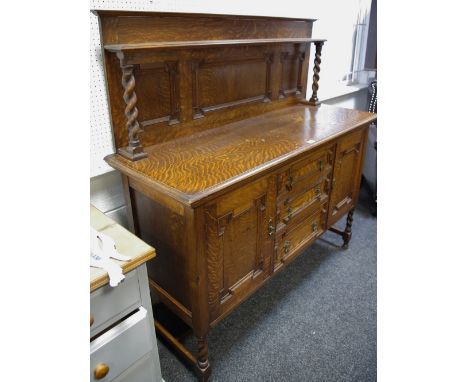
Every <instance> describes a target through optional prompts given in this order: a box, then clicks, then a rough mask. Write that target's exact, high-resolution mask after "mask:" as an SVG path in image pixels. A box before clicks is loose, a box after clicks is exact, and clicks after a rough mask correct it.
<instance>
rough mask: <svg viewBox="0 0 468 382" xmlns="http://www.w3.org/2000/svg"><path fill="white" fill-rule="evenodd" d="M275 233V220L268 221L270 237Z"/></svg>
mask: <svg viewBox="0 0 468 382" xmlns="http://www.w3.org/2000/svg"><path fill="white" fill-rule="evenodd" d="M273 232H275V227H274V226H273V220H271V219H270V220H268V236H271V235H273Z"/></svg>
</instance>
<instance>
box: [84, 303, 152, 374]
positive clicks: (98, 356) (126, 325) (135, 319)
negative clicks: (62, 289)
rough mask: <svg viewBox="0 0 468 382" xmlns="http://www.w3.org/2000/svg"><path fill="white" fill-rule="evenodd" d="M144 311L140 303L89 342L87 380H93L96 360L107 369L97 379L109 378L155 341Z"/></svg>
mask: <svg viewBox="0 0 468 382" xmlns="http://www.w3.org/2000/svg"><path fill="white" fill-rule="evenodd" d="M147 315H148V312H147V311H146V309H145V308H143V307H141V308H140V309H139V310H138V311H137V312H135V313H134V314H132V315H131V316H130V317H128V318H127V319H126V320H124V321H122V322H121V323H119V324H118V325H116V326H115V327H113V328H112V329H110V330H108V331H107V332H105V333H103V334H102V335H100V336H99V337H98V338H96V339H95V340H94V341H93V342H91V349H90V352H91V363H90V381H96V378H95V375H94V373H95V370H96V367H97V366H98V365H99V364H104V365H106V366H107V367H108V369H109V371H108V372H107V374H106V375H105V377H103V378H101V379H99V381H103V382H105V381H112V380H113V379H114V378H116V377H117V376H119V375H120V374H122V373H123V372H124V371H125V370H126V369H128V368H129V367H130V366H131V365H132V364H133V363H135V362H136V361H137V360H139V359H140V358H142V357H143V356H144V355H145V354H146V353H149V352H150V351H151V349H152V348H153V346H155V344H153V341H152V333H151V331H150V330H154V329H153V328H150V326H149V325H148V317H147ZM153 375H154V374H153Z"/></svg>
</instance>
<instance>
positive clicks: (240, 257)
mask: <svg viewBox="0 0 468 382" xmlns="http://www.w3.org/2000/svg"><path fill="white" fill-rule="evenodd" d="M274 211H275V178H274V177H269V178H263V179H261V180H260V181H257V182H255V183H253V184H249V185H247V186H244V187H242V188H240V189H238V190H235V191H233V192H230V193H228V194H227V195H225V196H222V197H221V198H219V199H218V200H217V201H216V202H215V203H213V204H211V205H209V206H207V207H206V208H205V225H206V247H205V254H206V262H207V276H208V305H209V309H210V319H211V321H213V320H215V319H216V318H217V317H219V316H220V315H221V314H223V313H224V312H226V311H227V310H229V309H230V308H231V307H233V306H235V305H237V304H238V303H240V302H241V301H242V300H243V299H244V298H245V297H246V296H247V295H249V294H250V293H251V292H252V291H253V290H255V289H256V288H257V287H258V286H260V284H261V283H262V282H263V281H264V280H265V278H267V277H268V276H269V274H270V273H271V254H272V250H273V236H274V235H273V227H274V224H275V222H274V221H273V219H274Z"/></svg>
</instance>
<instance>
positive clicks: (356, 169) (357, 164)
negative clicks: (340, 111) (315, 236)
mask: <svg viewBox="0 0 468 382" xmlns="http://www.w3.org/2000/svg"><path fill="white" fill-rule="evenodd" d="M365 131H367V130H365ZM362 142H363V131H362V130H359V131H356V132H354V133H352V134H349V135H347V136H345V137H343V138H341V139H340V140H339V141H338V144H337V149H336V158H335V168H334V171H333V190H332V193H331V201H330V212H329V224H333V223H335V222H336V221H337V220H338V219H339V218H340V217H341V216H343V215H344V214H345V213H346V212H347V211H349V209H350V208H351V207H352V206H353V203H354V202H355V200H356V198H357V192H358V187H359V183H360V181H361V159H362V154H363V153H362Z"/></svg>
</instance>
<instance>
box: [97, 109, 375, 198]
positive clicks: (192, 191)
mask: <svg viewBox="0 0 468 382" xmlns="http://www.w3.org/2000/svg"><path fill="white" fill-rule="evenodd" d="M375 118H376V117H375V114H371V113H364V112H359V111H356V110H351V109H343V108H336V107H332V106H327V105H320V106H318V107H313V106H308V105H295V106H291V107H287V108H283V109H280V110H276V111H273V112H270V113H265V114H262V115H260V116H257V117H254V118H249V119H247V120H243V121H239V122H234V123H231V124H228V125H225V126H223V127H220V128H217V129H211V130H207V131H204V132H202V133H199V134H195V135H193V136H191V137H187V138H180V139H176V140H173V141H170V142H166V143H162V144H158V145H154V146H151V147H147V148H146V149H145V151H146V152H147V153H148V158H146V159H142V160H140V161H137V162H131V161H128V160H126V159H124V158H122V157H121V156H120V155H110V156H108V157H106V161H107V162H108V163H109V164H110V165H111V166H113V167H115V168H117V169H119V170H120V171H122V172H124V173H128V174H131V173H132V172H131V171H129V170H132V171H133V172H136V173H139V174H140V175H143V176H144V177H145V178H147V179H149V180H152V181H155V182H157V183H161V184H163V185H165V186H167V187H170V188H172V189H174V190H176V191H178V192H179V194H182V196H185V199H186V201H187V200H190V201H192V200H197V199H199V198H201V197H203V196H206V194H209V193H211V192H213V191H215V189H214V187H215V186H222V185H223V184H225V185H227V184H228V182H229V181H231V182H233V181H235V178H239V177H242V176H246V175H251V174H253V173H258V172H260V171H262V170H267V169H269V168H272V167H274V166H278V165H280V164H281V163H283V161H285V160H287V159H288V158H290V157H291V156H294V155H297V154H298V153H301V152H305V151H310V150H312V149H314V148H315V147H317V146H318V145H320V144H322V143H324V142H326V141H328V140H330V139H332V138H334V137H337V136H339V135H341V134H343V133H345V132H347V131H349V130H351V129H353V128H355V127H357V126H360V125H363V124H366V123H369V122H371V121H373V120H374V119H375Z"/></svg>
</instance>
